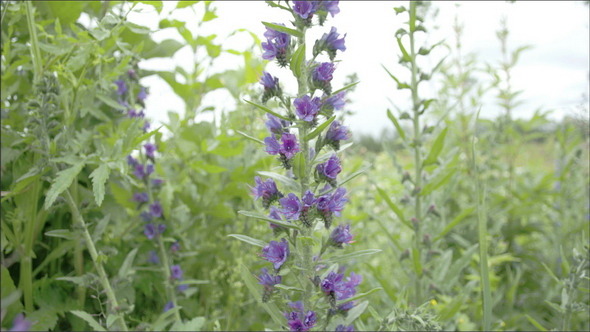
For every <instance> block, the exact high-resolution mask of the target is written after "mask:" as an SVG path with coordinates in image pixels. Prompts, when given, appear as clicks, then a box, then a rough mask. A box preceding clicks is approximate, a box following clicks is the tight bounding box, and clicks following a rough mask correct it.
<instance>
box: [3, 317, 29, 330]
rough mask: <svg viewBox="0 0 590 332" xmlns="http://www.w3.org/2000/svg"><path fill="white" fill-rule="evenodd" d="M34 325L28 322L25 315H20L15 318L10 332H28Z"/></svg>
mask: <svg viewBox="0 0 590 332" xmlns="http://www.w3.org/2000/svg"><path fill="white" fill-rule="evenodd" d="M32 325H33V323H32V322H30V321H28V320H27V319H26V318H25V316H24V315H23V314H18V315H16V317H14V320H13V321H12V328H11V329H10V330H9V331H10V332H12V331H28V330H29V329H30V328H31V326H32Z"/></svg>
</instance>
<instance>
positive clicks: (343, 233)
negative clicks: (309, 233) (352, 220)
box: [330, 225, 352, 248]
mask: <svg viewBox="0 0 590 332" xmlns="http://www.w3.org/2000/svg"><path fill="white" fill-rule="evenodd" d="M351 241H352V234H350V225H339V226H337V227H336V228H334V230H333V231H332V234H330V242H331V243H332V245H334V246H335V247H337V248H342V245H343V244H344V243H350V242H351Z"/></svg>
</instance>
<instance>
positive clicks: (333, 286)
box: [321, 272, 363, 309]
mask: <svg viewBox="0 0 590 332" xmlns="http://www.w3.org/2000/svg"><path fill="white" fill-rule="evenodd" d="M362 280H363V278H362V277H361V276H360V275H358V274H355V273H354V272H351V273H350V277H348V278H346V280H344V274H341V273H337V272H330V273H329V274H328V275H327V276H326V278H325V279H324V280H322V282H321V287H322V291H323V292H324V293H326V294H327V295H329V296H331V297H333V299H334V300H338V301H341V300H346V299H348V298H350V297H352V296H354V295H355V294H356V286H358V285H359V284H360V283H361V281H362ZM349 303H351V306H350V307H352V305H354V304H352V302H349ZM345 304H348V303H345ZM348 309H350V308H348Z"/></svg>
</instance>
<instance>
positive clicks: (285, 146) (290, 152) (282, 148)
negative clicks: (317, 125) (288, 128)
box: [264, 133, 299, 169]
mask: <svg viewBox="0 0 590 332" xmlns="http://www.w3.org/2000/svg"><path fill="white" fill-rule="evenodd" d="M264 143H265V144H266V152H268V153H269V154H272V155H276V154H278V155H280V160H281V162H282V163H283V165H284V167H285V168H287V169H289V168H291V165H290V163H289V160H291V158H293V156H295V154H296V153H297V152H299V144H298V143H297V137H296V136H295V135H293V134H289V133H283V134H282V136H281V143H279V142H278V141H277V139H276V138H275V137H274V135H272V136H270V137H267V138H265V139H264Z"/></svg>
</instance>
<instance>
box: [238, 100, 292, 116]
mask: <svg viewBox="0 0 590 332" xmlns="http://www.w3.org/2000/svg"><path fill="white" fill-rule="evenodd" d="M244 101H245V102H247V103H248V104H250V105H252V106H256V107H258V108H259V109H261V110H263V111H265V112H266V113H269V114H272V115H274V116H276V117H277V118H279V119H283V120H287V121H291V120H290V119H289V118H288V117H286V116H283V115H280V114H279V113H277V112H274V111H272V110H271V109H269V108H268V107H264V106H262V105H258V104H256V103H253V102H251V101H249V100H246V99H244Z"/></svg>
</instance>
